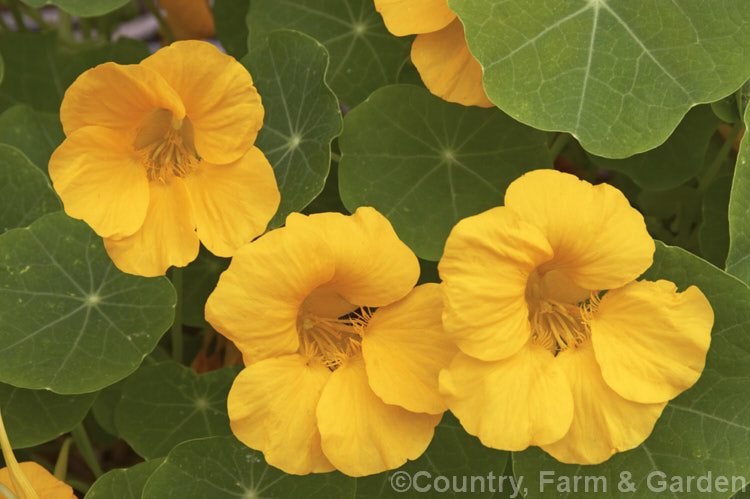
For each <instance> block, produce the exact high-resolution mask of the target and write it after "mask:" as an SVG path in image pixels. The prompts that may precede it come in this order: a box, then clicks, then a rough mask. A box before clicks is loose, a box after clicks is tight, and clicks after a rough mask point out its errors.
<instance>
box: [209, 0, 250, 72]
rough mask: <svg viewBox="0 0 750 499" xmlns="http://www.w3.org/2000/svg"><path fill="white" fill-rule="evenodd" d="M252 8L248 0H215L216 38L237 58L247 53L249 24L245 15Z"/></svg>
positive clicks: (228, 52)
mask: <svg viewBox="0 0 750 499" xmlns="http://www.w3.org/2000/svg"><path fill="white" fill-rule="evenodd" d="M249 9H250V3H249V2H248V0H214V6H213V15H214V24H215V25H216V38H218V39H219V42H221V46H222V47H224V50H226V51H227V54H229V55H231V56H232V57H234V58H235V59H238V60H239V59H242V57H243V56H244V55H245V54H247V24H246V23H245V17H246V16H247V12H248V10H249Z"/></svg>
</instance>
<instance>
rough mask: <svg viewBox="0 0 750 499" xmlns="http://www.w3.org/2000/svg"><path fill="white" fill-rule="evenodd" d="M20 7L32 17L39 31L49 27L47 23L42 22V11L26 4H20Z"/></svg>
mask: <svg viewBox="0 0 750 499" xmlns="http://www.w3.org/2000/svg"><path fill="white" fill-rule="evenodd" d="M21 7H22V8H23V12H24V13H25V14H26V15H27V16H29V17H30V18H32V19H33V20H34V22H35V23H36V24H37V25H38V26H39V31H43V30H45V29H47V28H49V24H47V23H46V22H44V18H42V13H41V11H39V10H38V9H35V8H34V7H29V6H28V5H26V4H22V5H21Z"/></svg>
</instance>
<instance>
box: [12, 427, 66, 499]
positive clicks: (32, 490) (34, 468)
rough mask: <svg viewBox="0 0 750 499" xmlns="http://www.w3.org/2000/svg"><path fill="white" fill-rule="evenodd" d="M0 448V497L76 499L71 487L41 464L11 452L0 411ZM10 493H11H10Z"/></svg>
mask: <svg viewBox="0 0 750 499" xmlns="http://www.w3.org/2000/svg"><path fill="white" fill-rule="evenodd" d="M0 448H2V455H3V459H4V460H5V465H6V467H5V468H2V469H0V497H3V498H5V497H6V496H7V497H8V498H11V497H15V498H16V499H76V496H75V494H74V493H73V488H72V487H71V486H70V485H68V484H67V483H65V482H63V481H61V480H58V479H57V478H55V476H54V475H53V474H52V473H50V472H49V471H47V470H46V469H44V468H43V467H42V466H41V465H39V464H37V463H35V462H33V461H26V462H23V463H19V462H18V461H17V460H16V457H15V456H14V455H13V449H11V447H10V441H9V439H8V434H7V433H6V432H5V425H4V423H3V418H2V414H0ZM9 494H13V495H12V496H11V495H9Z"/></svg>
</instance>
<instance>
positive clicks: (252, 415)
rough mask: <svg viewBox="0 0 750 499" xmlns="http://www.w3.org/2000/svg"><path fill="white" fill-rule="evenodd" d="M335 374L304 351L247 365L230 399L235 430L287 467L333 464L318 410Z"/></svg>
mask: <svg viewBox="0 0 750 499" xmlns="http://www.w3.org/2000/svg"><path fill="white" fill-rule="evenodd" d="M330 377H331V371H329V370H328V369H327V368H326V367H324V366H322V365H320V364H311V365H307V364H306V362H305V359H304V358H302V357H301V356H299V355H286V356H283V357H278V358H273V359H266V360H262V361H260V362H257V363H255V364H253V365H251V366H248V367H246V368H245V369H243V370H242V372H240V374H239V375H238V376H237V378H235V380H234V384H233V385H232V389H231V390H230V391H229V398H228V400H227V409H228V411H229V422H230V424H231V427H232V432H233V433H234V435H235V436H236V437H237V438H238V439H239V440H240V441H241V442H243V443H244V444H245V445H247V446H248V447H252V448H253V449H258V450H260V451H262V452H263V455H264V456H265V458H266V461H267V462H268V464H270V465H272V466H276V467H277V468H279V469H281V470H283V471H284V472H286V473H294V474H297V475H304V474H307V473H311V472H313V473H320V472H325V471H331V470H333V466H332V465H331V463H330V462H329V461H328V459H326V457H325V456H324V455H323V450H322V449H321V447H320V433H319V431H318V424H317V418H316V416H315V410H316V407H317V406H318V401H319V400H320V394H321V392H322V390H323V387H324V386H325V385H326V383H327V382H328V380H329V378H330Z"/></svg>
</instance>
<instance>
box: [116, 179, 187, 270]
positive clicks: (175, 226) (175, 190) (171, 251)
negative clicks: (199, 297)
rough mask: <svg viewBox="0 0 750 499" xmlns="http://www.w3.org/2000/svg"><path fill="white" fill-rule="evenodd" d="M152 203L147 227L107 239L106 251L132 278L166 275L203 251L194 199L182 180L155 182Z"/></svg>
mask: <svg viewBox="0 0 750 499" xmlns="http://www.w3.org/2000/svg"><path fill="white" fill-rule="evenodd" d="M149 187H150V196H151V199H150V201H149V205H148V213H147V214H146V219H145V220H144V222H143V226H142V227H141V228H140V229H139V230H138V232H136V233H135V234H133V235H132V236H128V237H126V238H123V239H108V238H105V239H104V248H105V249H106V250H107V253H108V254H109V257H110V258H112V261H113V262H114V263H115V265H116V266H117V268H119V269H120V270H122V271H123V272H127V273H129V274H136V275H142V276H146V277H153V276H158V275H164V274H165V272H166V271H167V269H168V268H169V267H171V266H172V265H174V266H177V267H184V266H185V265H187V264H188V263H190V262H192V261H193V260H195V257H196V256H198V249H199V247H200V244H199V241H198V236H197V235H196V233H195V220H194V217H193V210H192V207H191V206H190V198H189V197H188V193H187V189H186V188H185V184H184V182H183V181H182V179H180V178H177V177H173V178H172V179H170V180H169V182H168V183H166V184H162V183H161V182H151V183H150V185H149Z"/></svg>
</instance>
